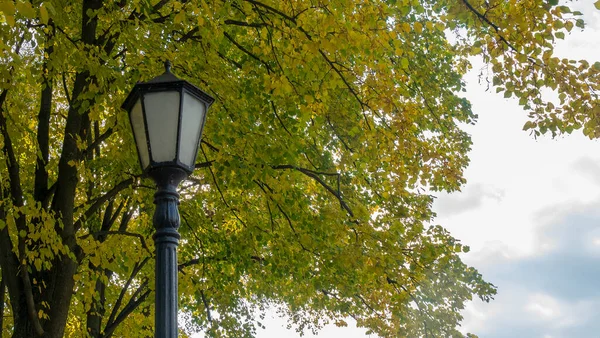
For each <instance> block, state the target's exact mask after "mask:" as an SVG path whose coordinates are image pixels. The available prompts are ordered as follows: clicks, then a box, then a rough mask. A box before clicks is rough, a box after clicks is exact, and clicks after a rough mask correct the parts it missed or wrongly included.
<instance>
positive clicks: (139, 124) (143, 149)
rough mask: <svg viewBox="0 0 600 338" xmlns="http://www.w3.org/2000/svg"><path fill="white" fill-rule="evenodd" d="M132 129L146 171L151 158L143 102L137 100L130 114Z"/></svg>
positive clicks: (143, 168)
mask: <svg viewBox="0 0 600 338" xmlns="http://www.w3.org/2000/svg"><path fill="white" fill-rule="evenodd" d="M129 119H130V120H131V127H132V129H133V137H135V144H136V145H137V149H138V154H139V155H140V161H141V162H142V163H141V164H142V170H145V169H146V168H147V167H148V165H149V164H150V156H149V154H148V139H147V138H146V128H145V126H144V114H143V113H142V101H141V100H140V99H138V100H137V102H136V103H135V105H133V108H131V112H130V114H129Z"/></svg>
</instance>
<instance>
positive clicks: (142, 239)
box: [79, 230, 152, 255]
mask: <svg viewBox="0 0 600 338" xmlns="http://www.w3.org/2000/svg"><path fill="white" fill-rule="evenodd" d="M108 235H122V236H129V237H136V238H138V239H139V240H140V242H141V244H142V247H143V248H144V249H145V250H146V251H147V252H148V254H149V255H152V252H151V251H150V249H149V248H148V245H147V244H146V239H145V238H144V236H143V235H141V234H136V233H134V232H128V231H121V230H119V231H96V232H93V233H88V234H85V235H82V236H79V239H86V238H88V237H90V236H93V237H94V238H96V237H99V236H108Z"/></svg>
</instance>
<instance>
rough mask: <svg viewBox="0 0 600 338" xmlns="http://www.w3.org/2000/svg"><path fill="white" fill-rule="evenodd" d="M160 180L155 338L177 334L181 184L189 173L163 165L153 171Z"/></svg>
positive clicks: (156, 224)
mask: <svg viewBox="0 0 600 338" xmlns="http://www.w3.org/2000/svg"><path fill="white" fill-rule="evenodd" d="M150 175H151V176H152V178H153V179H154V181H155V182H156V187H157V191H156V193H155V194H154V204H156V210H155V212H154V219H153V222H154V227H155V229H156V232H155V233H154V236H153V238H154V245H155V250H156V270H155V271H156V275H155V285H156V286H155V288H156V291H155V292H156V296H155V297H156V298H155V317H154V318H155V328H156V332H155V337H157V338H176V337H177V299H178V292H177V246H178V245H179V238H180V236H179V232H178V231H177V229H178V228H179V223H180V220H179V210H178V208H177V206H178V204H179V194H178V193H177V186H178V185H179V182H181V181H182V180H183V179H185V177H187V174H186V172H185V171H183V170H181V169H178V168H168V167H165V168H159V169H156V170H154V171H153V172H151V174H150Z"/></svg>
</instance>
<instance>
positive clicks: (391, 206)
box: [0, 0, 600, 337]
mask: <svg viewBox="0 0 600 338" xmlns="http://www.w3.org/2000/svg"><path fill="white" fill-rule="evenodd" d="M599 6H600V5H599V4H598V3H596V7H597V8H598V7H599ZM580 16H581V13H578V12H572V11H571V10H570V9H569V8H568V7H566V6H564V5H559V4H558V3H557V2H556V1H554V2H553V1H549V2H548V1H540V0H520V1H516V0H509V1H507V0H488V1H483V0H460V1H449V0H435V1H433V0H423V1H417V0H387V1H385V0H371V1H362V0H361V1H353V0H340V1H327V0H322V1H294V0H289V1H271V0H260V1H257V0H234V1H195V0H186V1H175V0H130V1H128V0H119V1H100V0H89V1H83V2H71V1H66V0H44V1H38V0H36V1H22V0H16V1H13V0H0V60H1V61H0V74H1V76H0V90H1V93H0V134H1V136H2V142H1V144H0V146H1V147H2V151H1V153H0V157H1V160H0V193H1V197H2V203H1V207H0V251H1V252H0V253H1V255H0V268H1V270H2V278H3V282H5V283H6V287H7V289H6V290H7V294H8V298H7V304H8V305H9V306H7V307H6V308H4V309H3V311H4V313H8V314H9V315H8V316H6V319H5V320H4V322H3V328H2V329H3V330H4V331H5V332H14V333H13V336H14V337H22V336H34V335H45V336H48V337H62V336H63V334H65V335H66V336H69V337H86V336H92V337H108V336H110V335H116V336H127V337H135V336H140V337H145V336H149V335H150V336H151V335H152V327H153V320H152V318H153V305H152V299H153V288H154V285H153V280H154V279H153V268H152V266H151V265H152V264H150V263H149V262H151V261H152V258H153V257H152V255H153V254H152V252H153V245H152V240H151V234H152V229H151V228H150V226H149V224H151V219H150V217H149V216H148V215H151V213H152V211H153V206H152V193H153V190H154V189H153V187H152V186H151V182H150V181H149V180H148V179H147V178H144V177H141V175H140V174H139V172H138V170H139V169H137V167H138V164H137V157H136V153H135V146H134V144H133V139H132V136H131V132H130V127H129V125H128V119H127V116H126V113H125V112H123V111H121V110H120V108H119V107H120V103H121V102H122V100H123V99H124V97H125V96H126V94H127V93H128V91H129V90H130V88H131V87H132V86H133V84H134V83H135V82H136V81H142V80H148V79H149V78H151V77H153V76H156V75H157V74H158V73H159V72H160V70H161V68H162V62H163V61H164V60H166V59H168V60H171V61H172V63H173V64H174V69H173V71H174V73H176V74H177V75H178V76H180V77H183V78H186V79H188V80H189V81H191V82H192V83H195V84H197V85H198V86H200V87H201V88H202V89H204V90H205V91H207V92H209V93H210V94H211V95H212V96H214V97H215V98H216V99H217V102H216V104H215V105H213V107H212V108H211V110H210V111H209V115H208V120H207V125H206V126H205V132H204V136H203V141H202V144H201V147H200V148H201V149H200V151H199V154H198V160H197V170H196V171H195V173H194V174H193V175H192V176H191V177H190V178H189V179H188V180H187V181H186V182H185V183H184V184H183V186H182V188H181V195H182V201H181V206H180V208H181V215H182V228H181V229H180V231H181V232H182V238H183V240H182V243H181V246H180V251H179V252H180V255H179V256H180V277H179V282H180V307H181V313H182V316H183V317H184V318H185V320H183V321H182V322H181V323H180V326H181V329H182V332H183V333H184V334H185V333H190V332H193V331H200V330H201V331H204V332H205V333H206V334H207V335H208V336H214V337H220V336H228V337H238V336H239V337H249V336H252V335H253V333H254V332H255V330H256V328H257V327H260V326H262V324H261V319H262V318H263V316H264V314H265V311H266V309H267V308H272V307H275V308H278V309H279V311H280V313H281V314H282V315H285V316H287V318H288V319H289V320H290V322H291V323H292V324H293V325H294V326H295V327H296V328H297V329H298V330H306V329H314V330H317V329H318V328H319V327H321V326H322V325H323V324H324V323H327V322H334V323H336V324H337V325H346V324H345V322H344V319H345V318H347V317H352V318H354V319H355V320H356V322H357V324H358V325H359V326H361V327H365V328H368V329H369V330H370V331H371V332H373V333H375V334H377V335H380V336H385V337H398V336H406V337H417V336H442V337H450V336H462V334H461V333H460V332H459V331H458V326H459V324H460V320H461V319H462V317H461V315H460V310H461V309H463V308H464V306H465V303H466V302H467V301H469V300H471V299H472V297H473V296H476V297H479V298H481V299H483V300H485V301H489V300H490V299H491V297H492V296H493V295H494V294H495V287H494V286H493V285H492V284H490V283H488V282H485V281H484V280H483V279H482V277H481V275H480V274H479V273H478V272H477V271H476V270H475V269H473V268H472V267H469V266H466V265H465V264H464V263H463V262H462V261H461V259H460V256H459V254H460V253H461V252H466V251H468V247H466V246H463V245H461V243H460V242H459V241H458V240H456V239H454V238H453V237H452V236H451V235H450V234H449V233H448V232H447V231H446V230H445V229H444V228H443V227H441V226H437V225H435V226H432V225H430V224H432V222H433V217H434V214H433V213H432V211H431V204H432V196H431V195H430V193H431V191H438V190H444V191H455V190H457V189H459V188H460V186H461V184H463V183H464V181H465V180H464V178H463V170H464V168H465V167H466V166H467V164H468V157H467V154H468V151H469V149H470V146H471V141H470V138H469V135H467V134H466V133H465V132H464V131H463V130H461V128H460V127H461V125H464V124H467V123H469V124H470V123H475V120H476V115H475V114H474V113H473V112H472V111H471V106H470V104H469V102H468V101H467V100H466V99H465V98H464V97H462V94H461V93H462V92H463V91H464V83H463V80H462V77H463V76H464V75H465V73H466V72H467V71H468V70H469V69H470V67H471V66H470V58H471V57H473V56H480V57H482V58H483V60H484V61H485V64H486V66H487V67H486V68H485V69H484V71H482V77H484V78H485V79H487V80H488V81H489V83H490V86H492V87H494V88H496V90H497V91H499V92H504V95H505V97H513V96H514V97H516V98H517V99H518V100H519V104H520V105H522V106H523V107H524V108H525V110H526V111H528V113H529V116H530V121H529V122H527V124H526V125H525V126H524V128H525V129H528V130H531V131H532V132H533V133H535V135H540V134H543V133H546V132H549V133H552V134H553V135H555V134H559V133H564V132H566V133H570V132H572V131H573V130H575V129H582V130H583V133H584V134H586V135H588V136H590V137H592V138H594V137H598V136H600V125H599V121H600V119H598V118H596V116H597V115H598V113H599V112H600V111H599V109H600V108H599V106H598V97H597V94H596V90H598V86H600V81H599V80H600V79H599V74H600V63H598V62H596V63H594V64H590V63H589V62H587V61H585V60H581V61H574V60H566V59H559V58H558V57H556V56H554V53H553V52H554V49H553V47H554V43H555V41H556V39H564V38H565V37H566V35H568V34H569V33H570V32H572V31H573V30H576V29H580V28H583V27H584V23H583V21H582V19H581V18H580ZM547 92H550V93H552V92H555V93H556V94H557V97H558V99H557V100H554V99H553V96H552V94H551V95H547V96H544V93H547ZM2 293H3V294H4V290H3V292H2Z"/></svg>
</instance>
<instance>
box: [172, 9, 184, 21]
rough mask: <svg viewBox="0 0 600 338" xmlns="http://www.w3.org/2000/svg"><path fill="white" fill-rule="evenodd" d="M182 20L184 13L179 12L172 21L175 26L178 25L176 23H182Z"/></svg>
mask: <svg viewBox="0 0 600 338" xmlns="http://www.w3.org/2000/svg"><path fill="white" fill-rule="evenodd" d="M183 19H185V12H184V11H181V12H179V13H177V15H175V19H173V20H174V22H175V23H176V24H178V23H181V22H182V21H183Z"/></svg>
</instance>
